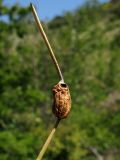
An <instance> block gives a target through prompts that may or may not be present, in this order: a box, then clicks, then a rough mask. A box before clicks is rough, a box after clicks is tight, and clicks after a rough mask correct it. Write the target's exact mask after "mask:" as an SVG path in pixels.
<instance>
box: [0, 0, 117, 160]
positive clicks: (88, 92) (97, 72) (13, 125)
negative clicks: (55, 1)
mask: <svg viewBox="0 0 120 160" xmlns="http://www.w3.org/2000/svg"><path fill="white" fill-rule="evenodd" d="M0 8H1V10H0V16H1V17H2V16H4V15H7V16H8V17H9V20H8V22H4V21H0V160H33V159H35V158H36V155H37V154H38V152H39V150H40V148H41V146H42V145H43V143H44V141H45V139H46V137H47V135H48V134H49V131H50V129H51V128H52V126H53V124H54V121H55V117H54V116H51V115H52V113H51V104H52V94H51V89H52V87H53V86H54V85H55V84H56V83H57V82H58V78H57V74H56V70H55V69H54V66H53V64H52V62H51V59H50V56H49V53H48V50H47V48H46V46H45V44H44V42H43V40H42V38H41V37H40V35H39V33H38V30H37V27H36V25H35V23H34V21H33V18H32V17H33V16H32V14H31V12H30V9H29V8H23V7H21V6H19V5H14V6H12V7H11V8H8V7H7V6H3V3H2V1H0ZM119 16H120V14H119V9H118V5H117V4H116V3H115V4H114V3H105V4H99V3H98V2H97V1H91V2H89V3H86V4H85V5H84V6H82V7H81V8H78V9H76V11H75V12H73V13H70V12H67V13H65V14H64V15H63V16H61V17H56V18H54V19H53V20H51V21H49V22H44V23H43V25H44V28H45V31H46V33H47V35H48V37H49V40H50V42H51V44H52V46H53V49H54V50H55V53H56V55H57V58H58V61H59V63H60V66H61V68H62V71H63V74H64V76H65V81H66V83H68V84H69V86H70V90H71V95H72V110H71V113H70V115H69V117H68V118H67V119H65V120H63V121H62V123H61V124H60V126H59V128H58V130H57V133H56V135H55V137H54V139H53V141H52V143H51V145H50V147H49V149H48V151H47V153H46V155H45V157H44V159H46V160H50V159H53V160H119V159H120V65H119V63H120V48H119V47H120V17H119Z"/></svg>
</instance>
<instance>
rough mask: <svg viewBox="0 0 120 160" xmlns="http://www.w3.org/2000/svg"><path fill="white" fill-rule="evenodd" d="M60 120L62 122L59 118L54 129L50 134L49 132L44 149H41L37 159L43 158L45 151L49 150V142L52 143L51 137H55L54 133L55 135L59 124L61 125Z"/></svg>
mask: <svg viewBox="0 0 120 160" xmlns="http://www.w3.org/2000/svg"><path fill="white" fill-rule="evenodd" d="M59 122H60V119H57V121H56V123H55V125H54V127H53V129H52V130H51V132H50V134H49V136H48V138H47V140H46V142H45V143H44V145H43V147H42V149H41V150H40V153H39V155H38V157H37V159H36V160H41V159H42V157H43V155H44V154H45V152H46V150H47V148H48V146H49V144H50V142H51V139H52V137H53V135H54V133H55V131H56V129H57V127H58V125H59Z"/></svg>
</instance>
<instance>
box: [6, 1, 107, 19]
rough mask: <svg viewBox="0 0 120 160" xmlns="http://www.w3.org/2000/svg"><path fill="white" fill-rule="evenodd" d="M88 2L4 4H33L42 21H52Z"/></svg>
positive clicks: (9, 4)
mask: <svg viewBox="0 0 120 160" xmlns="http://www.w3.org/2000/svg"><path fill="white" fill-rule="evenodd" d="M85 1H86V0H4V3H5V4H7V5H8V6H11V5H13V4H15V3H19V4H21V5H23V6H27V5H29V4H30V2H32V3H33V4H35V6H36V8H37V11H38V13H39V16H40V17H41V19H42V20H45V19H51V18H53V17H54V16H56V15H61V14H62V13H64V12H65V11H72V10H75V9H76V8H77V7H79V6H81V5H82V4H83V3H84V2H85ZM99 1H100V2H106V1H108V0H99Z"/></svg>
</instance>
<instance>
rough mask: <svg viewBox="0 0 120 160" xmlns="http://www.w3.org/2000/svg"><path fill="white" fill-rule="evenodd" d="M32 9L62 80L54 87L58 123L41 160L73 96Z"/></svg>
mask: <svg viewBox="0 0 120 160" xmlns="http://www.w3.org/2000/svg"><path fill="white" fill-rule="evenodd" d="M31 9H32V12H33V15H34V19H35V21H36V24H37V26H38V29H39V31H40V33H41V35H42V37H43V39H44V41H45V44H46V46H47V48H48V50H49V53H50V56H51V58H52V61H53V63H54V65H55V68H56V70H57V73H58V76H59V78H60V81H59V82H58V83H57V84H56V85H55V86H54V87H53V90H52V92H53V105H52V112H53V114H54V115H55V116H56V122H55V125H54V127H53V129H52V130H51V132H50V134H49V136H48V138H47V140H46V141H45V143H44V145H43V147H42V149H41V150H40V153H39V155H38V157H37V159H36V160H41V159H42V157H43V155H44V153H45V152H46V150H47V147H48V146H49V144H50V141H51V139H52V137H53V135H54V133H55V131H56V129H57V127H58V125H59V123H60V121H61V119H64V118H66V117H67V116H68V114H69V112H70V108H71V96H70V92H69V87H68V85H67V84H66V83H65V82H64V78H63V75H62V72H61V69H60V67H59V64H58V62H57V59H56V57H55V54H54V52H53V50H52V47H51V45H50V43H49V41H48V38H47V36H46V34H45V32H44V29H43V27H42V24H41V22H40V19H39V17H38V15H37V12H36V9H35V7H34V5H33V4H31Z"/></svg>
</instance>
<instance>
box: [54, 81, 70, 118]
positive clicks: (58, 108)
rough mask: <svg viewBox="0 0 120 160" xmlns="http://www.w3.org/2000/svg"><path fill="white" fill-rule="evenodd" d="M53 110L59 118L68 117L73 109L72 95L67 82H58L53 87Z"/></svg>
mask: <svg viewBox="0 0 120 160" xmlns="http://www.w3.org/2000/svg"><path fill="white" fill-rule="evenodd" d="M52 91H53V97H54V101H53V106H52V111H53V113H54V114H55V116H56V117H57V118H58V119H63V118H66V117H67V116H68V114H69V112H70V109H71V96H70V92H69V88H68V85H67V84H66V83H58V84H57V85H55V86H54V88H53V90H52Z"/></svg>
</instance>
